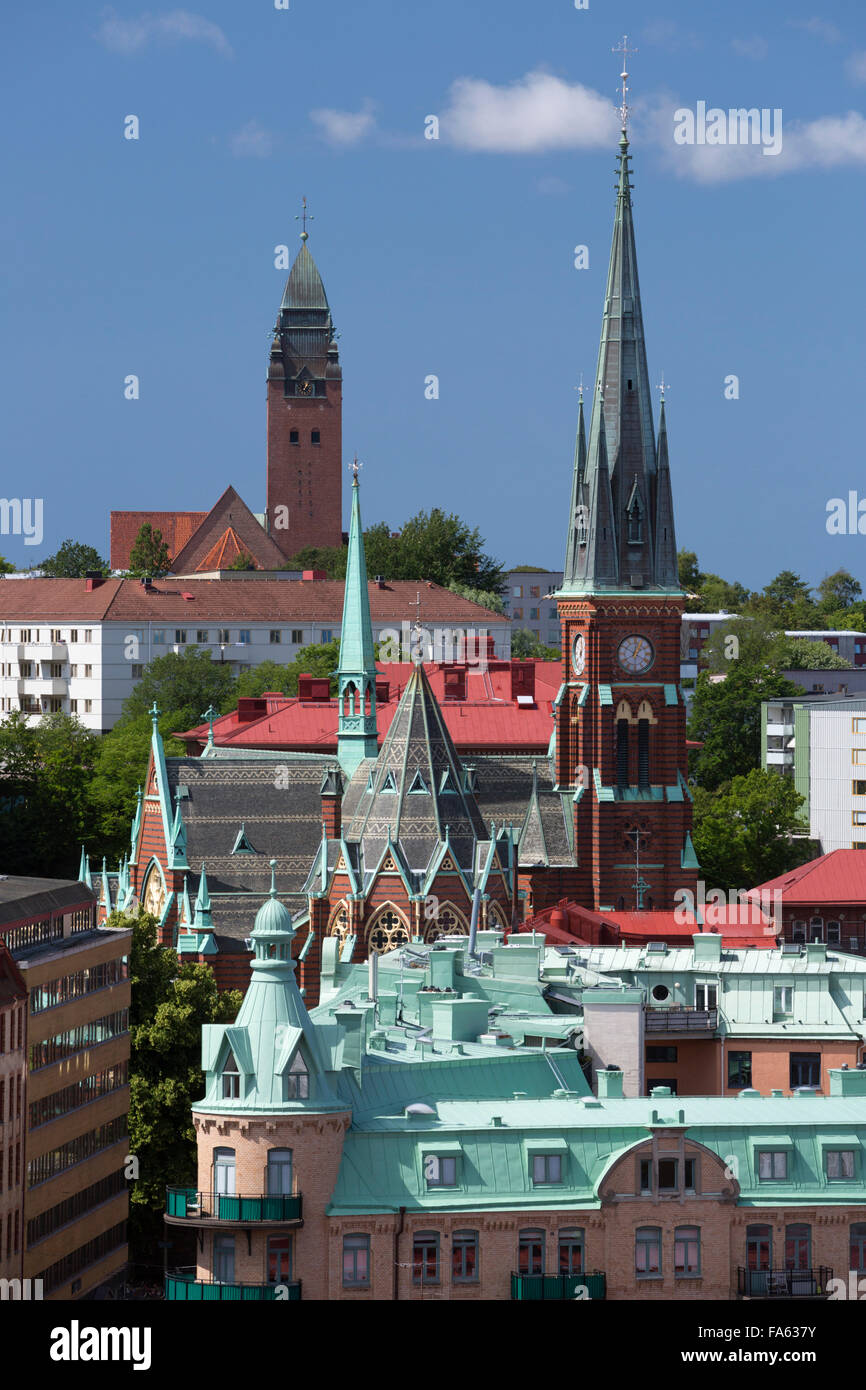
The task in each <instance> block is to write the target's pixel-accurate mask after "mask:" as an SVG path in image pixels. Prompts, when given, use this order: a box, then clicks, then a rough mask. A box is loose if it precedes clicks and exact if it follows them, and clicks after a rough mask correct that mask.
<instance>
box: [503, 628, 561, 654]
mask: <svg viewBox="0 0 866 1390" xmlns="http://www.w3.org/2000/svg"><path fill="white" fill-rule="evenodd" d="M511 655H512V657H513V658H514V660H515V661H561V660H562V652H561V651H560V650H559V648H558V647H546V646H545V645H544V643H543V642H541V641H540V640H539V638H537V637H536V635H535V633H534V632H528V631H527V630H526V629H525V628H516V629H515V630H513V631H512V633H511Z"/></svg>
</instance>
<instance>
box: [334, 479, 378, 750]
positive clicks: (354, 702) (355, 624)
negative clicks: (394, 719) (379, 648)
mask: <svg viewBox="0 0 866 1390" xmlns="http://www.w3.org/2000/svg"><path fill="white" fill-rule="evenodd" d="M360 491H361V489H360V487H359V486H358V475H357V473H356V474H355V478H354V482H353V484H352V512H351V519H350V522H349V552H348V557H347V561H346V587H345V589H344V592H343V626H342V628H341V630H340V665H339V668H338V678H339V679H338V685H339V689H338V697H339V701H340V715H339V727H338V733H337V758H338V759H339V763H340V767H341V768H342V770H343V772H344V773H345V774H346V776H347V777H351V776H352V774H353V773H354V772H355V770H356V769H357V767H358V766H359V764H360V763H361V762H363V760H364V759H365V758H375V756H376V753H377V751H378V734H377V724H376V658H375V655H374V649H373V623H372V620H371V618H370V590H369V589H368V587H367V561H366V558H365V555H364V531H363V527H362V526H361V501H360Z"/></svg>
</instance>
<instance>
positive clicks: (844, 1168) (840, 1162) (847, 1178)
mask: <svg viewBox="0 0 866 1390" xmlns="http://www.w3.org/2000/svg"><path fill="white" fill-rule="evenodd" d="M824 1159H825V1164H826V1172H827V1179H828V1181H829V1182H852V1181H853V1179H854V1177H855V1171H854V1150H853V1149H827V1150H826V1152H825V1155H824Z"/></svg>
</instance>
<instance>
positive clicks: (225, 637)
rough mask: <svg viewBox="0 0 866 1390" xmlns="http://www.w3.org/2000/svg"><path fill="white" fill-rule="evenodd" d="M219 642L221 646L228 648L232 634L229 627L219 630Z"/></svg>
mask: <svg viewBox="0 0 866 1390" xmlns="http://www.w3.org/2000/svg"><path fill="white" fill-rule="evenodd" d="M217 641H218V642H219V643H221V645H222V646H224V647H227V646H228V644H229V642H230V641H231V634H230V632H229V630H228V628H227V627H221V628H220V629H219V636H218V638H217Z"/></svg>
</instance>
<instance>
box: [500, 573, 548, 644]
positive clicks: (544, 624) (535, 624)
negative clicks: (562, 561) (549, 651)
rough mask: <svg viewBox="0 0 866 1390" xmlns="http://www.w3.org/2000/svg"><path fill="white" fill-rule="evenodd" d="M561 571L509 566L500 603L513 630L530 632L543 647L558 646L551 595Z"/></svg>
mask: <svg viewBox="0 0 866 1390" xmlns="http://www.w3.org/2000/svg"><path fill="white" fill-rule="evenodd" d="M562 574H563V572H562V570H542V569H532V568H527V569H516V570H509V572H508V574H507V576H506V579H505V591H504V593H503V603H504V604H505V612H506V613H507V614H508V617H509V618H510V619H511V627H512V630H513V631H514V632H518V631H520V632H531V633H532V635H533V637H537V638H538V640H539V642H543V643H544V645H545V646H546V647H559V646H560V644H561V641H562V633H561V630H560V626H559V615H558V612H557V607H556V600H555V599H554V598H553V597H552V595H553V594H555V593H556V591H557V589H559V587H560V586H561V584H562Z"/></svg>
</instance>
